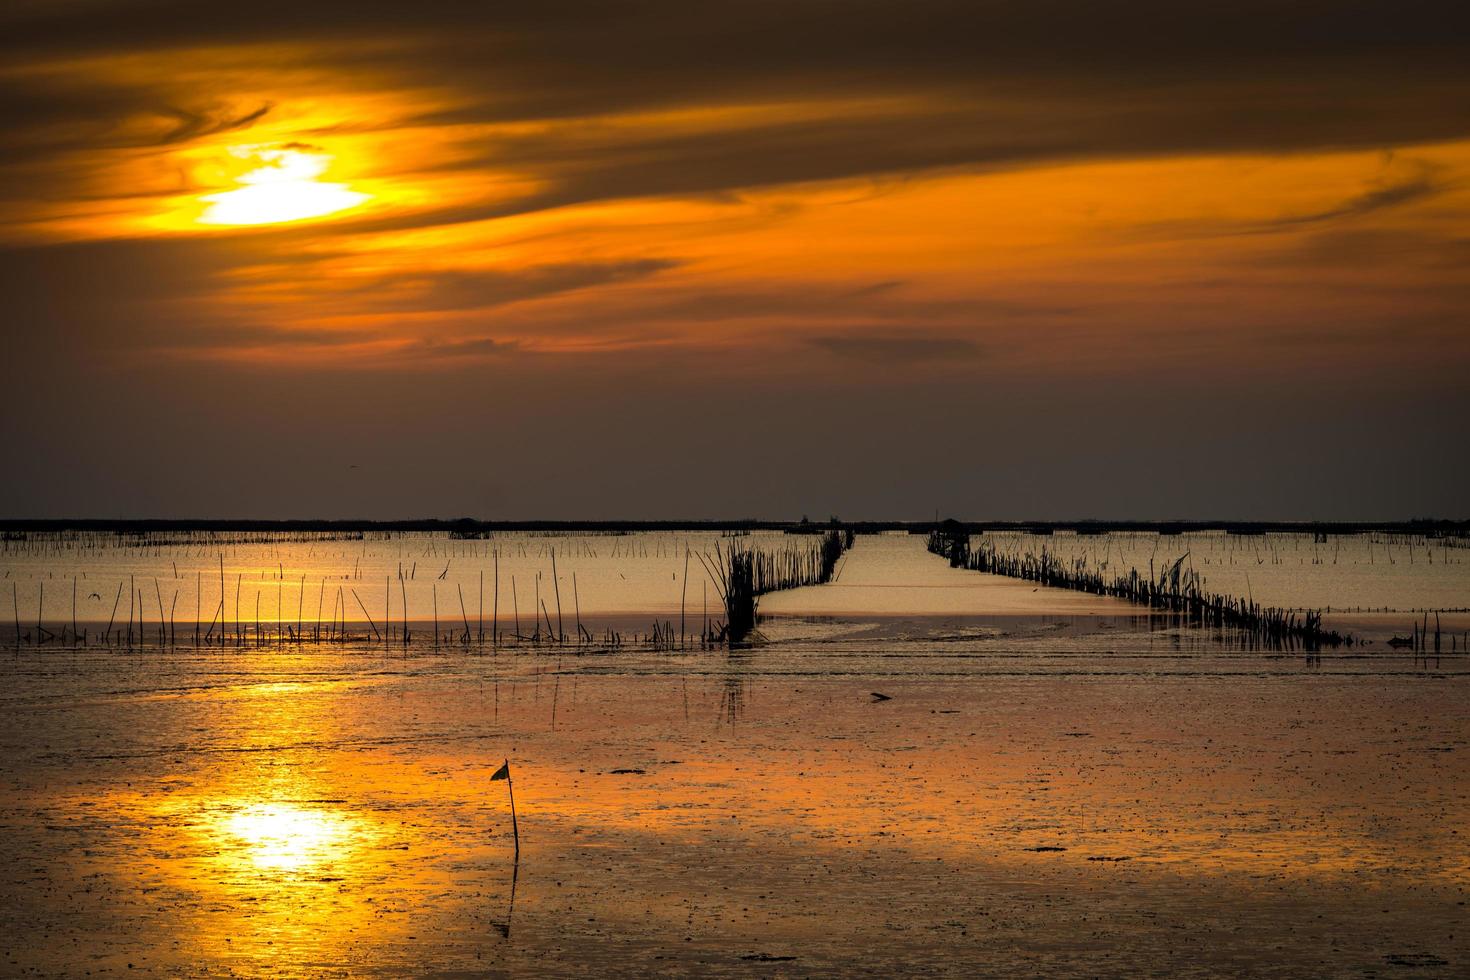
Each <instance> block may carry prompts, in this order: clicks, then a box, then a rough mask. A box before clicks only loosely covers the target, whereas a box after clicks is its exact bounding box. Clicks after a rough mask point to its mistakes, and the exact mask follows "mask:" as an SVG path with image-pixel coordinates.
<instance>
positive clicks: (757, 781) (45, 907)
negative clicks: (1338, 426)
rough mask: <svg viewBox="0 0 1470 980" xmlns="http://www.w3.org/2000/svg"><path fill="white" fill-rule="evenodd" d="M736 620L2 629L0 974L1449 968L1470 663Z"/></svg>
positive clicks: (1158, 638)
mask: <svg viewBox="0 0 1470 980" xmlns="http://www.w3.org/2000/svg"><path fill="white" fill-rule="evenodd" d="M901 541H902V544H894V545H893V547H894V548H910V547H912V546H913V544H915V542H911V541H910V540H909V539H901ZM865 543H867V542H865V541H864V540H863V539H860V540H859V543H858V550H854V551H853V552H852V553H851V556H850V557H849V562H852V563H856V562H858V556H859V554H860V553H861V551H860V549H862V548H863V547H864V545H865ZM916 543H917V546H918V547H919V548H920V549H922V542H921V541H920V542H916ZM671 553H672V552H671ZM869 558H870V560H871V561H875V562H876V561H878V560H879V559H883V560H887V559H888V558H893V559H894V560H898V556H897V555H896V554H895V555H887V556H886V557H885V553H884V552H882V551H881V550H880V549H874V550H873V551H870V552H869ZM560 560H561V559H560V549H559V554H558V562H560ZM904 560H907V559H904ZM665 564H667V562H665ZM934 564H935V565H936V566H937V567H938V568H939V569H940V570H942V571H943V572H944V573H950V572H951V571H952V570H949V569H947V568H944V567H943V564H942V563H941V562H938V560H937V559H935V560H934ZM923 567H924V568H925V569H926V571H925V572H924V574H925V575H927V574H929V572H928V571H927V569H928V568H929V567H930V566H928V565H925V566H923ZM869 570H870V571H871V566H870V567H869ZM860 571H862V565H860V564H851V565H849V567H848V569H847V570H846V571H844V572H843V574H842V576H840V577H839V580H838V583H837V585H838V586H841V584H842V581H843V579H844V578H845V577H847V576H848V575H849V574H851V573H856V572H860ZM953 574H955V575H961V576H963V575H973V574H974V573H965V572H953ZM976 577H977V578H980V579H982V580H984V579H987V578H988V577H987V576H976ZM579 578H580V575H579ZM852 578H853V580H854V581H852V582H850V583H849V589H848V591H849V592H852V591H853V590H860V589H862V588H865V587H867V586H865V585H864V584H863V583H864V582H868V581H870V579H869V577H868V573H867V572H863V573H862V574H852ZM947 581H954V580H947ZM1005 584H1009V583H1005ZM834 591H840V590H838V589H834V587H831V586H826V587H820V588H817V589H809V590H801V592H799V593H791V594H789V595H784V596H779V597H778V596H772V597H770V598H771V599H776V598H782V599H787V600H790V605H791V606H792V607H793V608H794V607H799V606H801V605H803V604H806V605H808V606H809V607H810V608H811V609H814V610H819V611H820V610H823V609H830V608H831V607H833V606H834V605H836V604H838V603H837V600H834V599H832V598H831V597H830V594H831V593H832V592H834ZM803 593H805V595H803ZM1027 595H1028V596H1029V595H1032V593H1030V592H1028V593H1027ZM1036 595H1037V601H1038V602H1042V603H1044V602H1045V601H1047V600H1048V599H1050V598H1057V599H1059V600H1060V598H1061V597H1060V596H1051V595H1049V593H1048V592H1046V591H1041V592H1038V593H1036ZM1063 595H1064V596H1065V595H1068V594H1063ZM849 598H850V597H849ZM981 599H984V596H983V594H982V596H981ZM844 601H846V600H844ZM977 601H979V600H977ZM1008 601H1009V600H1008ZM665 609H667V606H666V607H665ZM761 630H762V633H763V636H764V639H763V641H762V642H760V643H758V644H756V645H754V646H752V647H750V648H748V649H743V650H737V651H734V652H728V651H703V650H694V649H689V650H684V651H675V652H656V651H652V650H648V649H641V648H635V647H624V648H622V649H616V650H607V649H603V648H601V647H586V646H584V647H582V648H580V649H579V648H574V647H567V648H557V647H554V646H551V647H545V646H543V647H539V648H537V647H532V646H529V645H521V646H519V647H513V646H507V647H502V648H500V649H498V650H497V649H496V648H495V647H493V646H487V647H486V648H484V649H481V648H480V647H478V646H477V645H476V646H470V647H467V648H466V647H460V646H448V645H445V646H441V647H440V648H439V649H437V650H436V649H435V648H434V647H433V645H432V642H431V640H430V638H429V637H427V636H426V635H423V634H420V635H419V636H418V638H417V639H415V641H414V642H413V643H412V644H410V645H409V647H408V648H406V649H405V648H404V647H402V646H401V645H389V644H380V643H371V642H361V641H359V642H354V643H347V644H340V645H327V644H320V645H312V644H305V645H289V644H288V645H284V646H279V647H277V646H270V645H267V646H263V647H255V646H244V647H226V648H223V649H221V648H218V647H211V648H204V649H192V648H190V647H188V646H186V645H184V644H180V645H178V646H172V647H168V646H166V647H163V648H161V649H160V648H154V647H150V648H146V649H139V648H134V649H131V650H129V649H127V648H122V649H118V648H98V647H96V646H95V645H93V646H70V645H68V646H62V645H57V644H51V645H46V646H42V647H39V648H37V647H34V646H25V647H22V648H20V649H18V650H12V651H10V652H7V653H6V654H5V655H4V656H3V657H0V675H3V676H0V707H3V710H0V786H3V787H4V791H3V793H0V830H3V833H0V865H3V870H0V935H3V937H4V939H5V942H4V945H3V948H0V954H3V956H0V964H3V971H4V972H7V973H22V972H26V971H32V972H37V973H42V974H53V975H78V974H82V973H84V972H86V971H91V972H93V973H104V972H105V973H127V972H129V969H130V967H131V972H132V973H133V974H135V975H136V974H137V973H138V972H140V971H141V972H143V973H153V974H177V973H191V974H196V975H240V976H262V975H269V976H282V975H284V976H291V975H327V976H359V975H382V976H398V975H402V974H405V973H413V974H423V975H441V976H449V975H479V974H484V973H490V974H513V973H519V974H527V973H540V972H550V973H557V974H569V973H570V974H586V975H605V974H621V975H646V974H649V973H660V972H662V973H688V972H699V973H704V974H714V975H731V976H751V975H759V976H765V975H793V976H796V975H802V976H806V975H837V974H850V973H852V972H872V973H877V974H890V973H893V972H895V971H915V972H918V971H922V972H930V973H941V974H948V975H955V976H972V975H994V976H1013V975H1016V974H1018V973H1021V974H1027V973H1037V972H1065V973H1075V974H1087V975H1100V974H1102V975H1130V976H1131V975H1137V974H1139V973H1143V972H1157V973H1167V974H1171V975H1172V974H1184V975H1191V974H1193V975H1198V974H1204V973H1209V972H1220V971H1230V972H1248V973H1258V974H1278V975H1289V976H1300V975H1304V974H1310V975H1355V976H1361V975H1369V974H1380V975H1381V974H1391V975H1403V976H1455V975H1463V973H1464V971H1465V969H1466V964H1470V934H1467V932H1466V930H1465V928H1464V921H1465V912H1466V910H1465V901H1466V899H1467V897H1470V896H1467V888H1470V848H1467V841H1466V839H1465V833H1466V830H1465V828H1466V827H1467V826H1470V819H1467V818H1470V697H1467V695H1470V669H1467V661H1466V658H1465V656H1464V655H1463V654H1459V655H1444V656H1442V657H1440V658H1437V659H1434V658H1431V659H1428V660H1426V659H1424V658H1422V657H1416V656H1414V655H1412V654H1409V653H1404V654H1397V653H1393V652H1388V651H1378V652H1369V651H1361V650H1358V651H1352V652H1347V653H1343V654H1340V655H1339V654H1334V653H1324V654H1322V655H1320V656H1318V655H1306V654H1279V653H1278V654H1273V653H1263V652H1260V651H1251V650H1241V649H1238V648H1235V646H1234V645H1233V644H1232V643H1231V641H1230V637H1229V636H1228V635H1223V634H1217V633H1213V632H1208V631H1201V630H1192V629H1187V628H1186V629H1180V628H1176V627H1171V626H1169V625H1167V624H1166V623H1164V622H1162V621H1160V620H1157V619H1154V618H1150V617H1148V616H1146V615H1139V614H1138V611H1137V610H1136V609H1134V608H1132V607H1126V606H1123V607H1122V612H1121V613H1118V614H1114V612H1113V611H1112V610H1111V609H1110V610H1109V611H1108V612H1106V613H1103V614H1091V613H1089V614H1079V615H1045V614H1037V613H1026V614H1013V615H977V614H963V615H961V614H952V615H945V614H928V615H926V614H911V615H909V614H892V613H888V614H883V615H872V614H864V613H861V612H850V613H838V614H821V615H818V614H815V613H803V612H787V613H785V614H782V615H772V616H768V618H766V619H765V620H764V621H763V623H762V625H761ZM875 692H876V693H879V694H882V695H885V696H887V697H888V700H879V699H877V698H875V697H874V693H875ZM505 759H509V760H510V764H511V768H512V772H513V776H514V791H515V798H516V806H517V816H518V825H519V830H520V837H521V855H520V859H519V862H517V861H516V860H515V858H514V848H513V842H512V837H511V826H510V814H509V809H508V805H507V804H508V800H507V795H506V784H505V783H504V782H491V781H490V779H489V777H490V775H491V773H492V772H494V770H495V768H496V767H498V766H499V765H500V764H501V762H502V760H505Z"/></svg>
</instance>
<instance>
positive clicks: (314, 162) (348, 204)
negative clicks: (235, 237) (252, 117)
mask: <svg viewBox="0 0 1470 980" xmlns="http://www.w3.org/2000/svg"><path fill="white" fill-rule="evenodd" d="M230 155H231V156H233V157H235V158H237V159H239V160H242V161H244V162H245V163H246V164H247V165H252V166H250V169H247V170H246V171H245V172H243V173H241V174H239V175H238V176H236V177H235V178H234V180H235V183H237V184H239V185H240V186H239V187H237V188H235V189H234V190H229V191H221V192H220V193H218V194H206V195H204V196H202V197H201V198H200V200H201V201H203V202H205V203H206V204H207V205H208V206H207V207H206V208H205V209H204V212H203V213H202V214H201V215H200V216H199V221H200V223H201V224H209V225H265V224H275V223H278V222H283V221H301V220H303V219H306V218H320V217H323V216H325V215H329V214H336V213H337V212H339V211H345V210H347V209H348V208H353V207H357V206H358V205H359V204H362V203H363V202H364V201H366V200H368V197H369V195H367V194H362V193H359V192H358V191H354V190H352V189H351V188H350V187H348V186H347V185H346V184H336V183H328V182H326V181H322V180H318V179H317V178H319V177H320V176H321V175H322V174H324V173H325V172H326V170H327V167H328V166H329V165H330V164H331V162H332V158H331V157H330V156H327V155H326V154H324V153H318V152H316V151H314V150H310V149H294V148H290V147H281V148H267V147H256V146H242V147H233V148H231V150H230Z"/></svg>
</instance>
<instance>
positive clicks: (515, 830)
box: [505, 759, 521, 864]
mask: <svg viewBox="0 0 1470 980" xmlns="http://www.w3.org/2000/svg"><path fill="white" fill-rule="evenodd" d="M505 788H506V790H507V791H508V792H509V793H510V831H511V834H512V835H513V836H514V837H515V842H516V864H520V863H521V828H520V824H519V823H517V821H516V790H515V784H514V783H513V782H511V778H510V760H509V759H506V760H505Z"/></svg>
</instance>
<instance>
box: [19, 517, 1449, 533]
mask: <svg viewBox="0 0 1470 980" xmlns="http://www.w3.org/2000/svg"><path fill="white" fill-rule="evenodd" d="M840 523H841V525H842V526H843V527H848V528H852V529H853V530H854V531H857V532H858V533H859V534H872V533H877V532H881V531H907V532H909V533H913V534H928V533H929V532H930V531H931V530H933V529H934V528H935V527H937V526H938V524H939V523H944V522H935V521H841V522H840ZM957 523H959V524H961V525H962V526H963V527H964V528H965V529H966V530H968V531H969V532H970V533H972V534H979V533H984V532H986V531H1002V532H1004V531H1010V532H1027V533H1032V534H1053V533H1056V532H1071V533H1075V534H1108V533H1130V532H1132V533H1157V534H1165V535H1171V534H1183V533H1186V532H1199V531H1223V532H1225V533H1227V534H1268V533H1278V534H1281V533H1286V534H1364V533H1368V532H1377V533H1382V534H1412V535H1428V536H1431V537H1444V536H1455V537H1466V536H1470V520H1445V519H1416V520H1407V521H1212V520H1173V521H1140V520H1125V521H1106V520H1080V521H959V522H957ZM829 526H831V524H830V522H826V521H809V522H801V521H768V520H746V519H740V520H659V521H624V520H606V521H575V520H540V521H489V520H475V519H473V518H459V519H454V520H443V519H418V520H396V521H373V520H194V519H146V520H142V519H140V520H119V519H96V518H54V519H38V518H23V519H0V533H29V532H57V531H93V532H101V533H109V532H111V533H135V534H138V533H149V532H155V533H157V532H169V531H194V532H269V531H299V532H338V533H342V532H347V533H352V532H359V531H361V532H371V531H385V532H392V531H397V532H403V531H444V532H454V531H457V532H468V533H487V532H496V531H507V532H514V531H560V532H568V533H577V532H601V533H619V532H623V533H633V532H639V531H786V532H792V533H801V532H803V531H810V532H813V533H815V532H817V531H821V530H823V529H825V528H827V527H829Z"/></svg>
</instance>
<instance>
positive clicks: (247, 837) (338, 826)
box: [224, 804, 351, 871]
mask: <svg viewBox="0 0 1470 980" xmlns="http://www.w3.org/2000/svg"><path fill="white" fill-rule="evenodd" d="M224 829H225V830H226V831H228V832H229V834H230V835H231V836H233V837H235V838H236V839H237V840H239V841H240V842H241V843H242V844H244V845H245V848H246V852H247V856H248V858H249V860H250V862H251V863H252V864H254V865H255V866H256V867H257V868H260V869H263V870H272V871H300V870H302V869H304V868H308V867H312V866H314V865H318V864H322V863H324V862H330V861H332V860H333V859H334V858H336V857H338V856H340V854H341V852H342V851H343V849H344V847H345V845H346V843H347V840H348V838H349V837H350V836H351V833H350V831H351V826H350V823H349V821H348V820H347V819H346V818H345V817H342V816H340V815H338V814H336V813H332V812H330V811H326V810H316V809H306V808H303V807H297V806H291V805H288V804H259V805H256V806H251V807H247V808H246V809H244V810H240V811H238V812H236V813H233V814H231V815H230V816H229V817H228V818H226V820H225V821H224Z"/></svg>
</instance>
